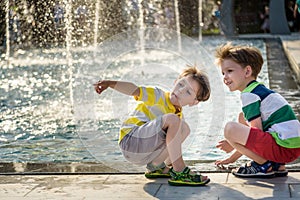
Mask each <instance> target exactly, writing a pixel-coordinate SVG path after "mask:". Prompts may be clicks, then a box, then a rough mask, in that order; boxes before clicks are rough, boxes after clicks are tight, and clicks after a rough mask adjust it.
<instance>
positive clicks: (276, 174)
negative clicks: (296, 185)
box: [274, 170, 289, 177]
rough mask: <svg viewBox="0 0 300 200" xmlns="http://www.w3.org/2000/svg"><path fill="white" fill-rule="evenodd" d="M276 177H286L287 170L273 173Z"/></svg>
mask: <svg viewBox="0 0 300 200" xmlns="http://www.w3.org/2000/svg"><path fill="white" fill-rule="evenodd" d="M274 173H275V176H276V177H284V176H287V175H288V173H289V172H288V170H284V171H274Z"/></svg>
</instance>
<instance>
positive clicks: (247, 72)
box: [221, 59, 253, 91]
mask: <svg viewBox="0 0 300 200" xmlns="http://www.w3.org/2000/svg"><path fill="white" fill-rule="evenodd" d="M221 70H222V74H223V82H224V83H225V85H227V87H228V88H229V90H230V91H235V90H239V91H243V90H244V89H245V88H246V87H247V84H248V83H249V82H250V80H251V79H253V78H252V77H251V74H252V69H251V67H250V66H247V67H245V68H242V66H241V65H240V64H238V63H236V62H234V61H232V60H231V59H225V60H223V62H222V63H221Z"/></svg>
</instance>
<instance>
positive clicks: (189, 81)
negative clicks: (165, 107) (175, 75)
mask: <svg viewBox="0 0 300 200" xmlns="http://www.w3.org/2000/svg"><path fill="white" fill-rule="evenodd" d="M199 89H200V86H199V84H198V82H197V81H195V80H194V79H193V78H192V77H191V76H187V77H183V78H181V79H178V80H176V82H175V85H174V88H173V90H172V92H171V94H170V100H171V103H172V104H173V105H174V106H179V107H182V106H185V105H190V106H192V105H196V104H197V103H198V102H199V101H198V100H197V95H196V94H197V92H198V91H199Z"/></svg>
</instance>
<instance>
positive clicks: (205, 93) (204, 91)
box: [179, 65, 210, 101]
mask: <svg viewBox="0 0 300 200" xmlns="http://www.w3.org/2000/svg"><path fill="white" fill-rule="evenodd" d="M186 76H191V77H192V78H193V79H194V80H195V81H197V82H198V84H199V86H200V89H199V91H198V92H197V100H198V101H206V100H208V99H209V97H210V84H209V80H208V77H207V75H206V74H204V73H203V72H202V71H201V70H199V69H198V68H197V67H196V66H190V65H187V68H186V69H184V70H183V72H182V73H181V74H180V75H179V78H183V77H186Z"/></svg>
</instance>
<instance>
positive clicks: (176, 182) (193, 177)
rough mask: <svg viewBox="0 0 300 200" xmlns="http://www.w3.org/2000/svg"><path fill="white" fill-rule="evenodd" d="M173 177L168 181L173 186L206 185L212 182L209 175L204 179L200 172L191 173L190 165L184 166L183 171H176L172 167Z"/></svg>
mask: <svg viewBox="0 0 300 200" xmlns="http://www.w3.org/2000/svg"><path fill="white" fill-rule="evenodd" d="M170 174H171V177H172V178H171V179H169V181H168V183H169V184H170V185H173V186H204V185H206V184H207V183H209V182H210V179H209V178H208V177H207V178H206V179H204V178H203V177H204V176H202V175H201V174H200V173H199V172H195V174H190V169H189V168H188V167H186V168H184V170H183V171H182V172H176V171H174V170H173V168H171V169H170Z"/></svg>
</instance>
